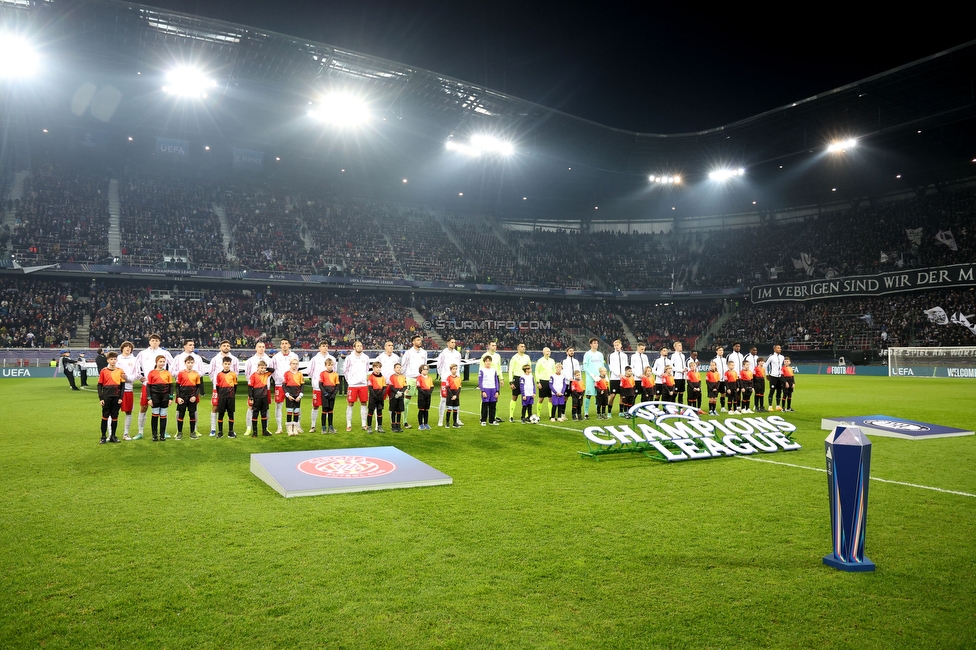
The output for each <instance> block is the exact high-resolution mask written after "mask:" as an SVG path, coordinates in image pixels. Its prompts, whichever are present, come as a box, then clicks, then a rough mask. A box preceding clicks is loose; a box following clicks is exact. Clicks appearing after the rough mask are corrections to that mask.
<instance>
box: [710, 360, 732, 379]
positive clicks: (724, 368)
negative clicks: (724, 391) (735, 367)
mask: <svg viewBox="0 0 976 650" xmlns="http://www.w3.org/2000/svg"><path fill="white" fill-rule="evenodd" d="M712 363H714V364H715V369H716V370H718V376H719V377H720V379H719V381H725V373H726V372H728V370H729V364H728V363H727V362H726V361H725V357H724V356H722V357H718V356H717V357H715V358H714V359H712Z"/></svg>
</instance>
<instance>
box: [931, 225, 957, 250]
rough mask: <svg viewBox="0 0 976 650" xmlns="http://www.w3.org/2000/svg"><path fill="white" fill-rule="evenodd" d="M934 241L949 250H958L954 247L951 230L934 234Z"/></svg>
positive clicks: (954, 239)
mask: <svg viewBox="0 0 976 650" xmlns="http://www.w3.org/2000/svg"><path fill="white" fill-rule="evenodd" d="M935 239H936V241H938V242H939V243H940V244H945V245H946V246H948V247H949V250H954V251H957V250H959V247H958V246H957V245H956V238H955V237H953V236H952V231H951V230H940V231H939V232H938V233H936V235H935Z"/></svg>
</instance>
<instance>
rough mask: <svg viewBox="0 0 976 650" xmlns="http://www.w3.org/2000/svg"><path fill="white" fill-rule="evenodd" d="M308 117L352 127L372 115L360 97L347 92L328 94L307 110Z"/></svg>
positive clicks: (363, 122)
mask: <svg viewBox="0 0 976 650" xmlns="http://www.w3.org/2000/svg"><path fill="white" fill-rule="evenodd" d="M308 115H309V117H312V118H315V119H316V120H318V121H319V122H324V123H325V124H331V125H333V126H338V127H354V126H359V125H361V124H365V123H366V122H368V121H369V120H370V119H371V118H372V116H371V115H370V112H369V106H368V105H367V104H366V102H365V101H363V99H362V98H360V97H356V96H355V95H350V94H349V93H340V92H335V93H331V94H328V95H326V96H324V97H323V98H322V100H321V101H320V102H319V103H318V104H317V105H316V106H313V107H312V108H310V109H309V111H308Z"/></svg>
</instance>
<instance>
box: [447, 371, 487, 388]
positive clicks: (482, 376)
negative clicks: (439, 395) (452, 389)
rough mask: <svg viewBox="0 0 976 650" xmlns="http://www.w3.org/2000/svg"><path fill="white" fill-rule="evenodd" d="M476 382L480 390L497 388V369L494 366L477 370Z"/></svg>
mask: <svg viewBox="0 0 976 650" xmlns="http://www.w3.org/2000/svg"><path fill="white" fill-rule="evenodd" d="M445 381H446V380H445ZM478 384H479V386H480V387H481V390H485V389H487V388H493V389H495V390H498V388H499V386H498V371H496V370H495V369H494V368H482V369H481V370H479V371H478Z"/></svg>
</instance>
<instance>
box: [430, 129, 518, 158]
mask: <svg viewBox="0 0 976 650" xmlns="http://www.w3.org/2000/svg"><path fill="white" fill-rule="evenodd" d="M446 147H447V149H448V151H456V152H458V153H461V154H464V155H466V156H471V157H472V158H476V157H478V156H481V155H483V154H495V155H499V156H511V155H512V154H513V153H515V145H514V144H512V143H511V142H507V141H505V140H501V139H499V138H496V137H495V136H491V135H482V134H479V135H473V136H471V139H470V140H469V141H468V142H461V141H460V140H458V139H456V138H451V139H449V140H448V141H447V144H446Z"/></svg>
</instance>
